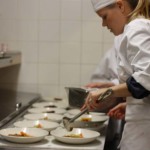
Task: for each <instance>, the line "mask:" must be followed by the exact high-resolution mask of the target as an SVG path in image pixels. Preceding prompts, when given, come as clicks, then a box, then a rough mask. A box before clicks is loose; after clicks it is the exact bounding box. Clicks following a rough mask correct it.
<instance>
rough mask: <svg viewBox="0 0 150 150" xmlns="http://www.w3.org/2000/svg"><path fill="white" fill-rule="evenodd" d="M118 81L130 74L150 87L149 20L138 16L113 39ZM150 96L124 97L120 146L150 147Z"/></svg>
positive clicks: (125, 149) (147, 149)
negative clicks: (124, 118) (124, 107)
mask: <svg viewBox="0 0 150 150" xmlns="http://www.w3.org/2000/svg"><path fill="white" fill-rule="evenodd" d="M115 49H116V53H117V65H118V66H117V70H118V77H119V80H120V82H121V83H124V82H126V80H127V79H128V78H129V77H130V76H132V77H133V78H134V79H135V80H136V81H137V82H138V83H140V84H141V85H142V86H143V87H144V88H145V89H147V90H149V91H150V83H149V82H150V20H147V19H143V18H137V19H135V20H133V21H131V22H130V23H129V24H127V25H126V26H125V28H124V32H123V34H122V35H121V38H119V39H117V38H116V39H115ZM149 139H150V97H149V96H148V97H145V98H143V99H135V98H133V97H128V98H127V108H126V125H125V128H124V132H123V137H122V141H121V144H120V145H121V150H143V149H144V150H150V141H149Z"/></svg>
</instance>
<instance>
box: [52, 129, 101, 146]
mask: <svg viewBox="0 0 150 150" xmlns="http://www.w3.org/2000/svg"><path fill="white" fill-rule="evenodd" d="M80 133H81V134H82V135H83V138H72V137H64V136H66V135H71V134H75V135H77V134H80ZM51 135H53V136H54V137H55V139H56V140H58V141H60V142H64V143H69V144H85V143H89V142H92V141H94V140H95V139H96V138H97V137H99V136H100V133H99V132H97V131H92V130H87V129H80V128H74V129H73V130H72V131H71V132H68V131H67V130H66V129H64V128H61V127H60V128H57V129H55V130H52V131H51Z"/></svg>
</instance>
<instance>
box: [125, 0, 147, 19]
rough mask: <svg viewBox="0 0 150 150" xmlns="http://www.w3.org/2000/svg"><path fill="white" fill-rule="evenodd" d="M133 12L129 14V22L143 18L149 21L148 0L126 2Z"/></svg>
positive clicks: (129, 0) (128, 0)
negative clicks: (139, 17)
mask: <svg viewBox="0 0 150 150" xmlns="http://www.w3.org/2000/svg"><path fill="white" fill-rule="evenodd" d="M127 2H128V3H129V5H130V7H131V8H132V9H133V11H132V12H131V13H130V14H129V16H128V17H129V21H131V20H133V19H135V18H137V17H138V16H143V17H144V18H146V19H150V2H149V0H127Z"/></svg>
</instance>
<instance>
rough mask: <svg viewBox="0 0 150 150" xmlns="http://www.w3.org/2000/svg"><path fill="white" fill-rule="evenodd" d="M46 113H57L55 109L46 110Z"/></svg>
mask: <svg viewBox="0 0 150 150" xmlns="http://www.w3.org/2000/svg"><path fill="white" fill-rule="evenodd" d="M44 113H55V111H54V110H48V111H44Z"/></svg>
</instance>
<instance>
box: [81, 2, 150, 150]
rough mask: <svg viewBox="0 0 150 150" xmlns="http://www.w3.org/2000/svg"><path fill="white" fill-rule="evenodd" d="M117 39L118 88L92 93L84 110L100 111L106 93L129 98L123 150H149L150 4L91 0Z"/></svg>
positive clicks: (122, 142)
mask: <svg viewBox="0 0 150 150" xmlns="http://www.w3.org/2000/svg"><path fill="white" fill-rule="evenodd" d="M91 1H92V4H93V6H94V9H95V11H96V12H97V14H98V15H99V16H100V17H101V18H102V22H103V23H102V25H103V26H106V27H107V28H108V29H109V30H110V32H112V33H113V34H114V35H120V36H121V38H115V41H114V43H115V50H116V54H117V71H118V79H119V82H120V83H119V84H118V85H115V86H112V87H111V88H104V89H99V90H97V91H92V92H90V93H89V95H88V97H87V99H86V102H85V104H84V106H83V107H82V109H84V108H85V107H87V108H88V109H89V110H92V109H95V108H96V107H99V105H101V103H98V101H97V100H98V98H99V97H100V96H101V95H102V94H103V93H105V92H108V91H109V93H111V95H110V96H111V97H126V114H125V118H126V124H125V128H124V132H123V136H122V140H121V143H120V147H121V150H149V149H150V141H149V139H150V96H149V94H150V84H149V81H150V20H149V18H150V14H149V12H150V10H149V7H150V6H149V5H150V4H149V3H150V2H149V1H148V0H134V1H133V0H91ZM109 98H110V97H109Z"/></svg>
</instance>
